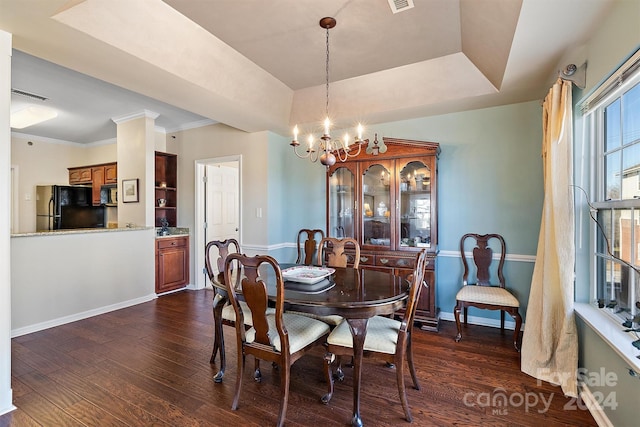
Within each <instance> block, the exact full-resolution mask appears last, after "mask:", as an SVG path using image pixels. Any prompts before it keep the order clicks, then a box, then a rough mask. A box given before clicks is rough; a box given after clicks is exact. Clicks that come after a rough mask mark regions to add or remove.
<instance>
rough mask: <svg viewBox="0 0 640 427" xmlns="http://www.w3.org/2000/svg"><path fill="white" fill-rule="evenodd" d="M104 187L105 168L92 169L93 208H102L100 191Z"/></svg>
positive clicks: (96, 167)
mask: <svg viewBox="0 0 640 427" xmlns="http://www.w3.org/2000/svg"><path fill="white" fill-rule="evenodd" d="M103 185H104V166H95V167H92V168H91V201H92V204H93V206H100V189H101V188H102V186H103Z"/></svg>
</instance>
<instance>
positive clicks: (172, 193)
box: [155, 151, 178, 227]
mask: <svg viewBox="0 0 640 427" xmlns="http://www.w3.org/2000/svg"><path fill="white" fill-rule="evenodd" d="M177 159H178V156H177V155H175V154H170V153H162V152H160V151H156V152H155V162H156V170H155V199H156V200H155V205H156V206H155V226H156V227H161V226H162V222H163V219H166V220H167V222H168V226H169V227H176V226H177V222H178V220H177V216H178V215H177V211H178V209H177V205H178V179H177V178H178V172H177V168H178V160H177ZM159 199H165V200H166V204H167V206H163V207H160V206H158V200H159Z"/></svg>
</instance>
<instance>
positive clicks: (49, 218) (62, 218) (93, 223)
mask: <svg viewBox="0 0 640 427" xmlns="http://www.w3.org/2000/svg"><path fill="white" fill-rule="evenodd" d="M104 222H105V210H104V207H103V206H93V205H92V192H91V187H88V186H81V185H38V186H37V187H36V231H50V230H68V229H74V228H102V227H104V226H105V224H104Z"/></svg>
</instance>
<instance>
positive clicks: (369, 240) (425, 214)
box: [326, 138, 440, 330]
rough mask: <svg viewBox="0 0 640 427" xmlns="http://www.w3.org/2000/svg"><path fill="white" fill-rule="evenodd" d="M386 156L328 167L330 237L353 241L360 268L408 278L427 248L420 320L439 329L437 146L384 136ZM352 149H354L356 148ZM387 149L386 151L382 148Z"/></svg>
mask: <svg viewBox="0 0 640 427" xmlns="http://www.w3.org/2000/svg"><path fill="white" fill-rule="evenodd" d="M383 142H384V145H385V146H386V147H387V150H386V152H384V153H383V152H380V153H379V154H377V155H373V154H368V153H367V152H366V151H367V150H366V148H367V146H366V143H363V146H362V149H361V152H360V154H359V155H357V156H354V157H352V158H349V159H348V160H347V161H346V162H337V163H336V164H335V165H333V166H331V167H329V168H328V169H327V181H326V185H327V192H326V193H327V200H326V209H327V230H326V231H327V235H328V236H332V237H338V238H340V237H353V238H355V239H356V240H357V241H358V243H359V244H360V267H361V268H370V269H377V270H391V271H392V272H394V273H395V274H401V275H408V274H410V273H411V272H412V269H413V268H414V267H415V258H416V254H417V252H418V251H420V250H421V249H423V248H424V249H426V250H427V256H428V264H427V267H426V271H425V281H426V282H427V287H425V288H423V290H422V293H421V295H420V300H419V302H418V307H417V310H416V315H415V320H416V323H418V324H419V325H420V326H421V327H422V328H423V329H426V330H437V329H438V324H439V310H438V308H437V307H436V305H435V304H436V269H435V263H436V256H437V253H438V232H437V230H438V215H437V159H438V155H439V153H440V146H439V144H438V143H434V142H425V141H413V140H404V139H396V138H383ZM352 151H353V149H352ZM380 151H383V150H380Z"/></svg>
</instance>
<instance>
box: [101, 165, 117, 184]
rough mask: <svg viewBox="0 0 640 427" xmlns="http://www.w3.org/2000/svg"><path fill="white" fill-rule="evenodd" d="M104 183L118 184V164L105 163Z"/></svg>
mask: <svg viewBox="0 0 640 427" xmlns="http://www.w3.org/2000/svg"><path fill="white" fill-rule="evenodd" d="M104 183H105V184H117V183H118V164H117V163H110V164H108V165H104Z"/></svg>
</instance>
